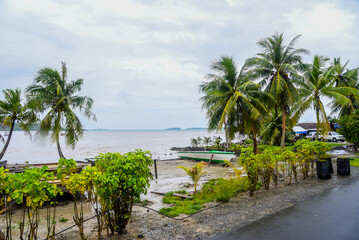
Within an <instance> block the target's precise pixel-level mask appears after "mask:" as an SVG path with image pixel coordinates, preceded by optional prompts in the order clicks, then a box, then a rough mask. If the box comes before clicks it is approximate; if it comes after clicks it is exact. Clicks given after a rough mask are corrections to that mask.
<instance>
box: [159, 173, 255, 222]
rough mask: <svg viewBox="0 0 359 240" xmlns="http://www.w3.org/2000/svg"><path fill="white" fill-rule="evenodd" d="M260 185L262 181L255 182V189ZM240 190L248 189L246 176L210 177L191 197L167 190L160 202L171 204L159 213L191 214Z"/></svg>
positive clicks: (169, 214) (173, 214) (184, 192)
mask: <svg viewBox="0 0 359 240" xmlns="http://www.w3.org/2000/svg"><path fill="white" fill-rule="evenodd" d="M261 187H262V183H260V182H259V183H258V184H257V189H260V188H261ZM239 189H240V192H245V191H247V190H248V183H247V182H246V178H230V179H223V178H218V179H211V180H209V181H208V182H206V183H205V184H203V186H202V189H201V190H200V191H198V192H197V193H196V194H194V195H192V197H193V198H192V199H189V198H186V199H182V198H181V197H176V196H174V195H173V193H174V192H168V193H166V194H165V196H164V197H163V198H162V202H163V203H166V204H172V206H170V207H166V208H161V209H160V213H162V214H165V215H167V216H170V217H176V216H179V215H180V214H193V213H196V212H198V211H199V210H201V209H202V208H205V206H204V204H205V203H208V202H213V201H214V200H216V201H217V202H222V201H228V200H229V199H230V198H231V197H232V196H233V195H234V194H235V192H236V191H238V190H239ZM175 193H182V194H187V192H186V191H184V190H182V191H176V192H175Z"/></svg>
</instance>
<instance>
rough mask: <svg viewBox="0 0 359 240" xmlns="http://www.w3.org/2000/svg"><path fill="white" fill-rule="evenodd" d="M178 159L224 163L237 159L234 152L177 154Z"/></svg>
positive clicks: (187, 152)
mask: <svg viewBox="0 0 359 240" xmlns="http://www.w3.org/2000/svg"><path fill="white" fill-rule="evenodd" d="M177 154H178V157H180V158H186V159H194V160H198V161H207V162H208V161H210V160H211V158H212V160H211V162H220V163H224V160H227V161H230V160H231V159H232V158H234V157H236V154H235V153H233V152H222V151H185V152H177Z"/></svg>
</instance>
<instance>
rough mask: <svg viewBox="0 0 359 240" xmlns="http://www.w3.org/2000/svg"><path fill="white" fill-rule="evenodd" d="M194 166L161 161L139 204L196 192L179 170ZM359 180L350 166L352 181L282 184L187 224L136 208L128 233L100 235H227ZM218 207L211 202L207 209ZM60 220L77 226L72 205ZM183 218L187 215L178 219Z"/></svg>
mask: <svg viewBox="0 0 359 240" xmlns="http://www.w3.org/2000/svg"><path fill="white" fill-rule="evenodd" d="M195 163H196V162H195V161H189V160H173V161H159V162H158V163H157V166H158V179H154V180H152V181H151V186H150V188H149V190H148V194H147V195H144V196H141V200H145V199H147V200H149V201H151V202H152V203H151V204H150V205H148V207H150V208H152V209H156V210H159V209H160V208H161V207H163V206H164V205H163V204H162V196H161V195H158V194H155V193H151V191H156V192H163V193H165V192H168V191H176V190H181V189H184V190H186V191H187V192H191V191H193V185H192V184H191V181H190V180H189V178H188V176H187V175H186V174H185V172H184V171H183V170H182V169H180V168H177V166H178V165H181V166H191V165H193V164H195ZM333 165H335V164H333ZM228 170H229V169H228V168H224V167H223V164H211V166H210V167H207V168H206V172H207V174H206V175H205V176H204V177H203V179H201V183H203V182H205V181H207V180H209V179H211V178H218V177H227V176H228ZM335 170H336V169H334V171H335ZM152 173H154V169H152ZM358 176H359V168H355V167H351V176H350V177H339V176H337V175H336V174H334V175H333V177H332V179H331V180H326V181H323V180H318V179H317V178H316V177H313V178H311V177H310V178H309V179H306V180H299V181H298V183H294V184H291V185H285V186H283V183H282V182H280V183H281V184H282V185H280V186H279V187H277V188H274V187H272V188H271V190H270V191H265V190H260V191H257V192H256V193H255V195H254V197H251V198H250V197H248V193H240V194H237V195H235V196H234V197H232V198H231V199H230V201H229V202H227V203H224V204H222V205H220V206H218V207H215V208H211V209H208V210H205V211H203V212H200V213H198V214H195V215H193V216H191V217H190V218H187V219H185V220H173V219H170V218H168V217H165V216H163V215H160V214H158V213H156V212H154V211H152V210H148V209H146V208H143V207H139V206H134V207H133V213H132V217H131V220H130V223H129V224H128V226H127V230H128V233H127V234H123V235H115V236H111V237H109V238H107V237H106V232H105V231H103V234H102V235H103V239H137V238H138V236H139V234H140V235H143V236H144V237H145V239H206V238H208V237H211V236H214V235H215V234H217V233H220V232H225V231H228V230H230V229H232V228H234V227H235V226H238V225H244V224H247V223H250V222H252V221H255V220H257V219H259V218H262V217H264V216H266V215H268V214H272V213H274V212H277V211H280V210H282V209H285V208H287V207H290V206H293V205H294V204H296V203H298V202H301V201H303V200H305V199H308V198H310V197H312V196H314V195H317V194H320V193H322V192H325V191H327V190H329V189H332V188H333V187H335V186H336V185H338V184H340V183H341V182H343V181H348V180H349V181H350V179H351V178H357V177H358ZM201 183H200V184H201ZM214 204H215V203H209V204H208V205H207V206H211V205H214ZM41 212H42V214H43V213H44V212H45V209H42V210H41ZM18 215H19V211H17V212H16V213H15V214H14V221H13V222H14V223H16V218H17V217H18ZM91 216H94V212H93V211H92V209H91V206H90V205H89V203H85V218H87V217H91ZM61 217H64V218H67V219H69V221H67V222H64V223H61V222H58V223H57V227H56V229H57V230H56V231H57V232H60V231H61V230H63V229H65V228H67V227H69V226H71V225H73V221H72V203H71V202H70V203H69V204H67V205H65V206H59V207H57V218H61ZM181 217H183V216H180V217H177V218H181ZM4 224H5V223H4V220H3V216H2V218H1V220H0V229H4ZM16 230H17V229H16V228H15V229H14V231H15V232H16ZM45 232H46V221H45V220H43V221H42V222H41V223H40V229H39V236H41V239H43V236H44V234H45ZM85 234H86V236H87V237H88V239H97V230H96V218H93V219H91V220H89V221H87V222H86V223H85ZM14 236H16V235H14ZM57 239H72V240H75V239H80V237H79V234H78V229H77V227H73V228H72V229H70V230H68V231H66V232H64V233H62V234H60V235H58V236H57Z"/></svg>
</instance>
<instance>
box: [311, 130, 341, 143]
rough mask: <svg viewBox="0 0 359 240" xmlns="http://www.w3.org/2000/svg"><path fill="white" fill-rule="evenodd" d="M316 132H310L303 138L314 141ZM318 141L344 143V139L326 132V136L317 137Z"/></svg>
mask: <svg viewBox="0 0 359 240" xmlns="http://www.w3.org/2000/svg"><path fill="white" fill-rule="evenodd" d="M316 134H317V133H316V132H310V133H308V134H307V136H305V138H309V139H311V140H315V135H316ZM318 140H320V141H328V142H336V141H342V142H344V137H343V136H342V135H339V133H337V132H328V133H327V134H326V135H324V136H322V135H321V134H319V135H318Z"/></svg>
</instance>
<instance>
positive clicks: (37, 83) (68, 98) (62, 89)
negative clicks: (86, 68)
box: [26, 62, 96, 158]
mask: <svg viewBox="0 0 359 240" xmlns="http://www.w3.org/2000/svg"><path fill="white" fill-rule="evenodd" d="M61 64H62V71H61V74H60V73H59V72H58V71H57V70H54V69H51V68H47V67H45V68H42V69H40V70H39V71H38V73H37V75H36V77H35V79H34V82H33V84H31V85H30V86H29V87H27V89H26V92H27V97H28V99H29V101H33V102H35V103H36V104H37V108H38V110H39V112H41V113H43V112H45V111H46V115H45V117H44V118H43V119H42V120H41V122H40V130H39V131H38V134H39V135H40V136H48V134H49V132H50V131H51V141H52V142H56V144H57V150H58V153H59V156H60V158H65V157H64V154H63V153H62V150H61V147H60V142H59V136H60V131H61V130H64V131H65V139H66V144H67V145H68V146H71V147H72V148H73V149H74V148H75V145H76V142H77V141H78V140H79V138H80V137H82V135H83V128H82V124H81V121H80V119H79V118H78V117H77V115H76V114H75V113H74V111H73V110H75V109H78V110H80V111H81V112H83V113H84V115H85V116H86V117H87V118H89V119H90V118H92V119H93V120H96V117H95V114H93V113H92V112H91V108H92V105H93V100H92V98H90V97H87V96H78V95H75V94H76V93H77V92H79V91H81V87H82V84H83V79H77V80H74V81H71V82H68V81H67V68H66V63H64V62H61Z"/></svg>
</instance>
